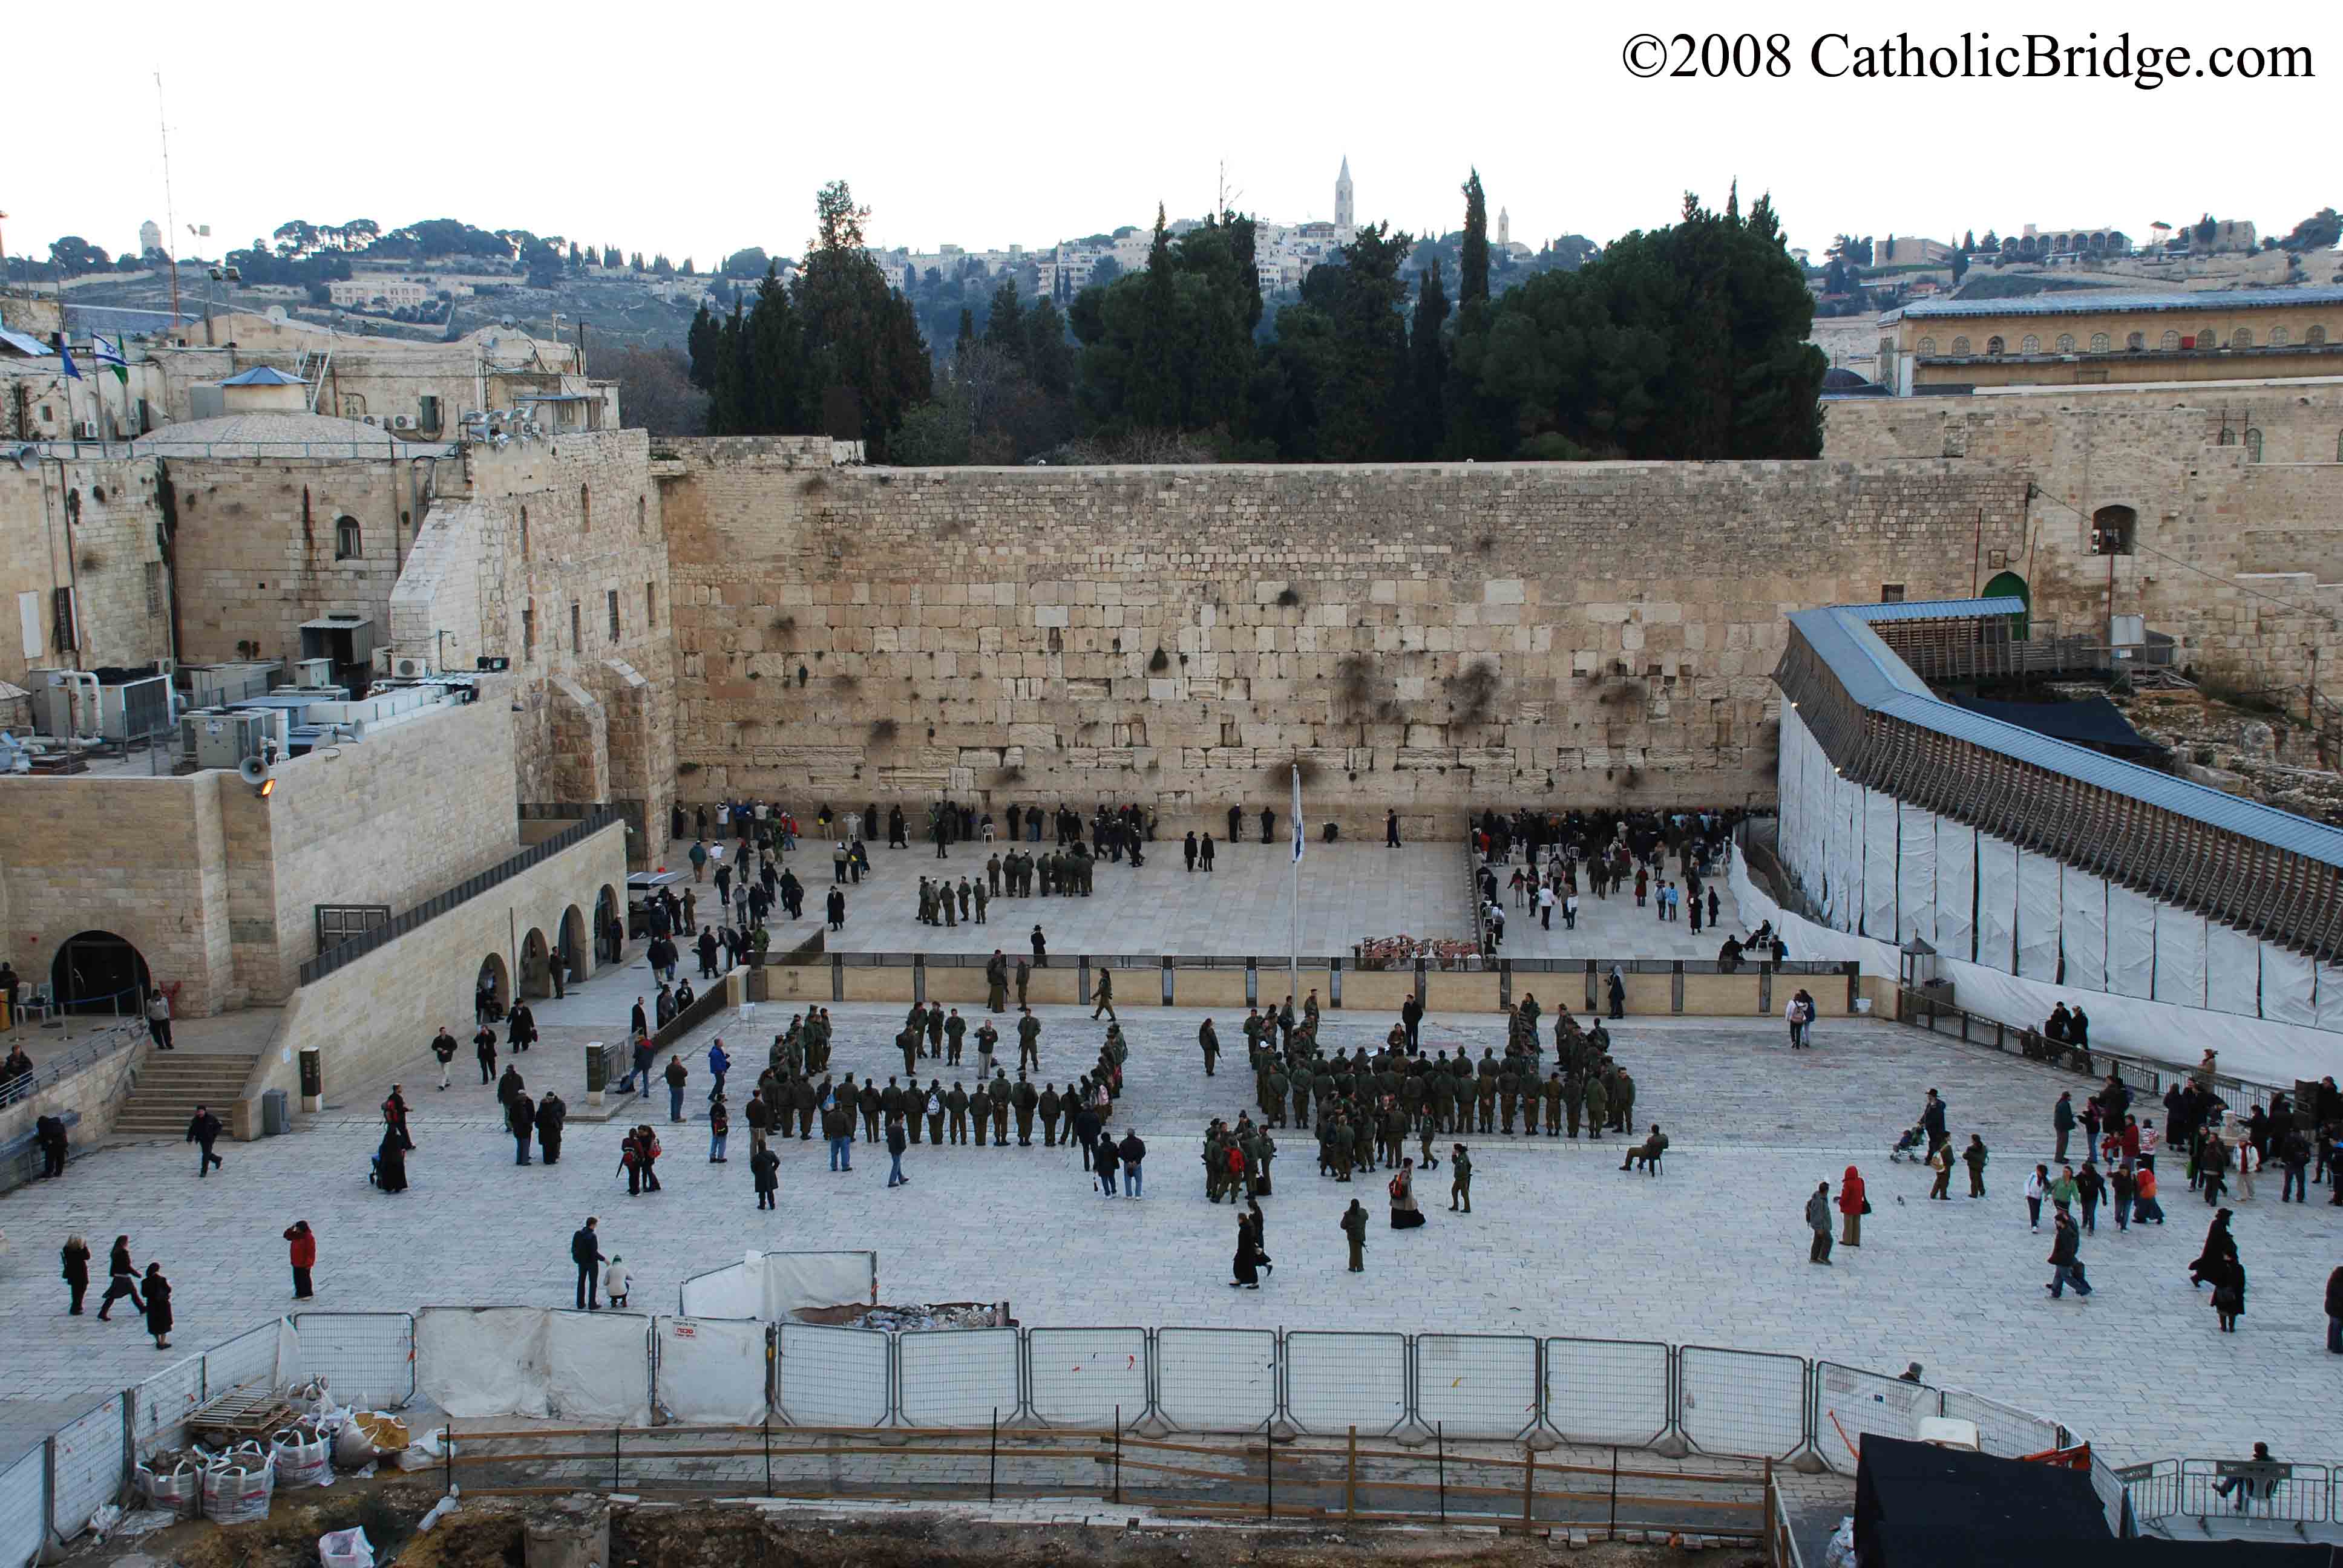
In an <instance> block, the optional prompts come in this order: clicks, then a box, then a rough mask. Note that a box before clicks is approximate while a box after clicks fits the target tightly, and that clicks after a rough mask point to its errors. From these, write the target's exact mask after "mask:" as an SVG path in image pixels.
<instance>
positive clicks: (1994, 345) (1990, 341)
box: [1985, 337, 2004, 354]
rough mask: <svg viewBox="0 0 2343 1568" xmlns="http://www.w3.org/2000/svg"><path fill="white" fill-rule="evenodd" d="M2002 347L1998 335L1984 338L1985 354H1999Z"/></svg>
mask: <svg viewBox="0 0 2343 1568" xmlns="http://www.w3.org/2000/svg"><path fill="white" fill-rule="evenodd" d="M2003 347H2004V345H2003V343H2002V341H2001V339H2000V338H1998V337H1988V338H1986V340H1985V351H1986V353H1987V354H1999V353H2001V352H2002V350H2003Z"/></svg>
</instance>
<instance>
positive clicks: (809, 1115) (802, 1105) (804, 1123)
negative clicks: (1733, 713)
mask: <svg viewBox="0 0 2343 1568" xmlns="http://www.w3.org/2000/svg"><path fill="white" fill-rule="evenodd" d="M820 1101H821V1096H820V1092H819V1091H816V1090H815V1088H814V1086H813V1080H812V1079H810V1078H808V1077H806V1076H805V1075H804V1074H803V1073H799V1075H798V1079H797V1081H796V1082H795V1083H792V1084H791V1085H790V1086H789V1103H790V1104H792V1105H794V1106H796V1107H797V1108H798V1141H799V1142H800V1143H802V1142H804V1141H806V1140H807V1139H809V1138H811V1137H812V1136H813V1110H814V1107H815V1106H816V1105H818V1104H820Z"/></svg>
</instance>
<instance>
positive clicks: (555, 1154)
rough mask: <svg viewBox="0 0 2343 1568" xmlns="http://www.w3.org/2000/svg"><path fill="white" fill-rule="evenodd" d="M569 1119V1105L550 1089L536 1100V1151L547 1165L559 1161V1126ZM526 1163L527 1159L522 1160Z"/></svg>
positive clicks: (555, 1163) (558, 1162)
mask: <svg viewBox="0 0 2343 1568" xmlns="http://www.w3.org/2000/svg"><path fill="white" fill-rule="evenodd" d="M568 1120H569V1106H568V1103H567V1102H566V1101H563V1100H562V1098H561V1096H559V1095H558V1094H556V1093H555V1092H554V1091H551V1090H550V1089H548V1090H547V1091H545V1097H544V1098H543V1099H541V1100H539V1101H538V1102H537V1151H538V1156H539V1157H540V1158H542V1159H543V1160H544V1161H545V1162H546V1163H547V1164H548V1165H558V1164H560V1163H561V1126H562V1123H563V1122H565V1121H568ZM522 1163H523V1164H527V1163H528V1161H522Z"/></svg>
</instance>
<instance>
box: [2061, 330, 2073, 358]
mask: <svg viewBox="0 0 2343 1568" xmlns="http://www.w3.org/2000/svg"><path fill="white" fill-rule="evenodd" d="M2058 352H2059V353H2061V354H2072V353H2073V352H2075V335H2074V334H2073V333H2071V332H2061V333H2060V334H2058Z"/></svg>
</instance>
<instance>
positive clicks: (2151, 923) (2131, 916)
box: [2107, 882, 2156, 997]
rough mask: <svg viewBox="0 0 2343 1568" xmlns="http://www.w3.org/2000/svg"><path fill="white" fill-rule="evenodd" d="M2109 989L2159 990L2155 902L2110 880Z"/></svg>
mask: <svg viewBox="0 0 2343 1568" xmlns="http://www.w3.org/2000/svg"><path fill="white" fill-rule="evenodd" d="M2107 990H2109V991H2111V992H2113V993H2114V994H2115V995H2117V996H2137V997H2145V996H2149V995H2152V994H2153V993H2154V992H2155V990H2156V906H2155V905H2154V904H2153V903H2151V902H2149V901H2148V900H2147V897H2146V896H2145V895H2143V894H2139V893H2136V892H2133V891H2132V890H2130V889H2129V888H2127V887H2125V886H2123V885H2122V884H2121V883H2119V882H2109V883H2108V884H2107Z"/></svg>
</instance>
